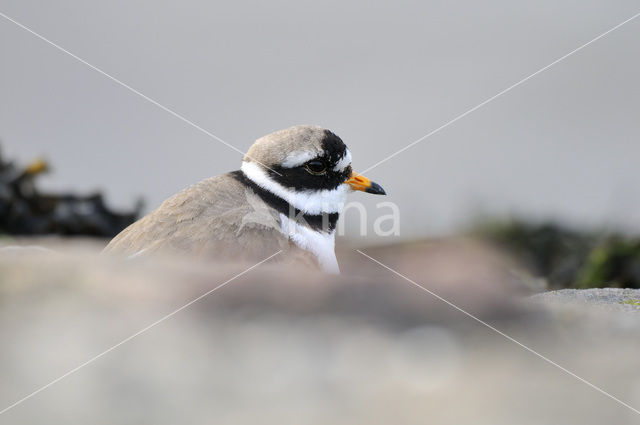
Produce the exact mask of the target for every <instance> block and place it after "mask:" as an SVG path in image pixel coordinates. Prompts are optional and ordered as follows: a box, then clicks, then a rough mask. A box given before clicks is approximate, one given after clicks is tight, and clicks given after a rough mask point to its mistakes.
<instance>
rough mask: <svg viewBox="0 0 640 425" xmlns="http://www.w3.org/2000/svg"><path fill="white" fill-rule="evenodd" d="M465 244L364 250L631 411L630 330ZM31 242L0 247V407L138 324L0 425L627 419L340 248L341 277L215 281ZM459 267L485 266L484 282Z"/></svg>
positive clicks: (497, 423)
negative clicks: (534, 289) (551, 299)
mask: <svg viewBox="0 0 640 425" xmlns="http://www.w3.org/2000/svg"><path fill="white" fill-rule="evenodd" d="M23 243H24V246H30V245H31V246H32V245H42V244H43V240H39V241H32V240H26V241H23ZM465 244H466V243H465V242H460V241H454V242H450V243H447V242H444V241H443V242H441V244H436V245H433V246H426V245H422V244H418V245H415V246H407V247H403V248H400V247H398V246H396V247H385V248H378V249H366V250H365V252H367V253H368V254H369V255H371V256H372V257H374V258H377V259H379V260H380V261H383V262H386V261H387V260H388V261H392V260H393V261H395V262H394V264H393V266H392V267H393V268H395V267H398V269H400V270H399V271H400V272H401V273H402V274H405V275H407V277H410V278H411V279H413V280H414V281H416V282H418V283H419V284H420V285H423V286H424V287H425V288H426V289H428V290H430V291H432V292H433V293H434V294H437V295H440V296H443V297H444V295H441V293H443V291H445V293H446V297H445V298H447V299H449V300H453V301H452V302H454V303H455V302H456V301H457V300H461V301H462V302H464V308H465V309H468V310H471V311H473V312H475V313H476V314H477V316H476V317H477V318H478V319H480V320H483V321H486V323H487V324H489V325H491V326H493V327H495V328H496V329H498V330H500V331H502V332H505V333H506V334H507V335H509V336H511V337H513V338H515V339H517V340H518V341H520V342H522V343H523V344H525V345H527V346H528V347H531V349H533V350H535V351H536V352H540V353H542V354H543V355H544V356H546V357H547V358H549V359H551V360H552V361H554V362H556V363H558V364H559V365H561V366H563V367H566V368H567V369H569V370H571V371H572V372H574V373H576V374H577V375H579V376H581V377H583V378H584V379H587V380H589V381H590V382H592V383H593V384H595V385H597V386H599V387H601V388H603V389H605V390H606V391H607V392H609V393H610V394H612V395H614V396H615V397H618V398H620V399H621V400H623V401H625V402H627V403H629V404H630V405H632V406H635V407H638V406H639V405H640V371H639V370H638V368H637V367H636V366H637V353H638V350H640V340H639V339H638V338H637V334H638V331H639V330H640V325H639V324H638V323H640V322H638V321H637V320H635V321H631V322H625V323H624V325H621V324H620V323H619V322H618V321H617V319H616V318H617V317H618V315H617V313H616V312H603V316H598V317H597V318H595V317H594V316H593V315H592V313H591V312H588V311H585V310H576V312H571V313H570V314H568V313H566V310H562V311H555V310H551V309H548V308H547V307H546V304H544V303H542V304H541V303H536V302H533V301H532V300H529V299H528V298H526V297H523V296H522V295H519V294H521V293H522V292H523V291H521V290H513V291H512V290H509V289H508V288H509V286H508V285H507V286H504V287H503V289H502V292H503V294H502V295H500V289H499V287H500V285H501V284H503V283H506V282H508V281H506V280H500V279H503V278H502V277H501V276H507V275H508V272H499V273H497V274H495V271H496V270H498V271H499V267H498V266H497V265H496V264H498V263H499V261H498V260H493V265H492V267H490V268H483V267H486V266H482V265H481V264H479V263H480V262H481V261H480V260H481V259H482V261H484V259H485V258H486V256H491V255H493V254H491V253H484V254H482V253H481V252H480V251H481V248H480V245H473V246H467V245H465ZM45 245H46V246H47V247H49V248H53V249H54V250H53V251H47V252H43V251H41V250H32V249H23V250H21V249H17V250H11V251H2V252H1V254H0V276H2V279H0V338H1V340H2V341H3V343H2V346H1V347H0V376H2V382H3V385H1V386H0V410H2V409H3V408H4V407H6V406H9V405H10V404H12V403H14V402H15V401H16V400H19V399H21V398H22V397H24V396H25V395H27V394H30V393H32V392H33V391H35V390H37V389H39V388H41V387H42V386H43V385H45V384H48V383H49V382H52V381H53V380H54V379H56V378H58V377H60V376H62V375H63V374H65V373H67V372H68V371H70V370H72V369H74V368H76V367H77V366H79V365H81V364H83V363H84V362H86V361H87V360H89V359H91V358H93V357H94V356H96V355H99V354H100V353H103V352H104V351H105V350H107V349H110V348H111V347H114V345H116V344H118V343H120V342H121V341H123V340H125V339H126V338H128V337H130V336H132V335H136V334H137V333H138V332H140V330H142V329H147V330H146V331H145V332H143V333H141V334H139V335H137V336H135V337H134V338H132V339H131V340H129V341H127V342H125V343H124V344H122V345H120V346H118V347H116V348H114V349H113V350H112V351H109V352H107V353H106V354H104V355H103V356H101V357H99V358H97V359H96V360H95V361H94V362H92V363H90V364H88V365H86V366H85V367H82V368H80V369H79V370H77V371H76V372H74V373H73V374H71V375H69V376H67V377H66V378H64V379H62V380H60V381H59V382H57V383H55V384H53V385H52V386H51V387H49V388H46V389H45V390H43V391H42V392H39V393H38V394H36V395H34V396H33V397H32V398H29V399H28V400H26V401H24V402H23V403H21V404H19V405H17V406H16V407H14V408H12V409H11V410H9V411H7V412H5V413H4V414H2V415H0V422H2V423H11V424H13V423H15V424H19V423H29V424H34V425H37V424H49V423H51V422H54V423H69V424H82V423H92V424H98V425H100V424H114V423H136V424H154V425H163V424H175V423H189V424H210V423H234V424H255V423H256V422H259V423H264V424H279V425H280V424H288V423H291V424H297V423H310V424H327V423H349V424H358V423H363V424H364V423H367V424H370V423H408V424H414V423H415V424H421V423H425V422H428V423H430V424H451V423H474V424H491V425H502V424H505V425H506V424H509V425H512V424H523V425H528V424H531V425H533V424H539V423H554V424H575V423H580V424H586V425H590V424H594V425H595V424H601V423H616V424H622V425H624V424H632V423H637V421H638V415H637V414H636V413H634V412H633V411H631V410H630V409H628V408H626V407H624V406H622V405H620V404H619V403H616V402H615V401H613V400H611V399H610V398H608V397H606V396H605V395H603V394H601V393H599V392H598V391H595V390H594V389H593V388H591V387H589V386H588V385H586V384H585V383H583V382H580V381H579V380H577V379H575V378H574V377H572V376H570V375H568V374H567V373H566V372H564V371H562V370H560V369H558V368H557V367H554V366H553V365H551V364H549V363H548V362H546V361H544V360H543V359H541V358H540V357H537V356H535V355H534V354H532V353H531V352H529V351H527V350H525V349H523V348H522V347H520V346H518V345H517V344H515V343H514V342H512V341H510V340H508V339H506V338H505V337H504V336H502V335H499V334H498V333H496V332H495V331H494V330H492V329H489V328H488V327H486V326H484V325H483V324H481V323H479V322H478V321H476V320H474V319H473V318H471V317H469V316H467V315H465V314H464V313H462V312H460V311H458V310H456V309H455V308H453V307H452V306H450V305H447V304H446V303H444V302H443V301H442V300H440V299H438V298H437V297H435V296H434V295H432V294H430V293H427V292H425V291H423V290H421V289H419V288H417V287H415V286H413V285H412V284H410V283H409V282H407V281H405V280H403V279H401V278H399V277H398V276H396V275H394V274H393V273H391V272H389V271H388V270H386V269H384V268H382V267H380V266H379V265H377V264H375V263H374V262H372V261H371V260H368V259H366V258H365V257H363V256H362V255H361V254H358V253H353V254H349V255H346V254H345V255H341V256H340V258H341V260H342V264H341V265H342V268H343V270H345V273H346V275H344V276H327V275H322V274H313V273H309V272H308V271H306V270H297V269H286V270H283V269H281V268H280V267H279V266H276V265H273V264H264V265H262V266H259V267H257V268H256V269H254V270H251V271H249V272H247V273H245V274H243V275H242V276H240V277H238V278H237V279H234V280H231V281H229V279H231V278H233V276H236V275H237V274H238V273H241V272H243V271H244V270H246V265H239V264H225V265H220V264H201V263H194V262H191V261H188V260H184V259H175V258H163V259H147V260H143V259H139V260H138V259H136V260H131V261H124V262H123V261H120V260H116V259H113V258H109V257H105V256H97V255H96V254H97V252H99V250H100V248H101V245H100V244H96V243H92V242H91V241H78V242H75V241H74V242H73V243H69V242H64V241H55V240H48V243H47V244H45ZM437 245H441V246H440V247H438V246H437ZM476 251H477V252H476ZM365 260H366V261H365ZM476 261H477V262H478V263H475V262H476ZM500 261H501V260H500ZM441 262H442V264H439V263H441ZM385 264H386V263H385ZM452 267H454V268H455V270H453V271H452V270H450V269H451V268H452ZM347 270H348V272H346V271H347ZM474 273H481V274H483V275H482V276H477V280H478V281H479V282H480V281H481V283H476V279H474ZM492 280H495V282H497V283H495V282H494V283H493V285H495V286H490V285H491V282H492ZM225 282H227V283H226V284H225ZM500 282H502V283H500ZM221 285H224V286H221ZM218 287H219V289H216V290H215V291H213V292H211V293H209V295H207V296H206V297H203V298H201V299H199V300H198V301H196V302H194V303H193V304H191V305H189V306H188V307H186V308H185V309H183V310H180V311H177V310H178V309H179V308H181V307H183V306H185V305H186V304H187V303H189V302H191V301H193V300H195V299H196V298H198V297H200V296H202V295H203V294H206V293H208V292H210V291H212V290H213V289H215V288H218ZM485 291H487V292H488V293H489V294H490V295H489V296H487V295H483V293H484V292H485ZM492 298H494V299H492ZM176 311H177V312H176ZM173 312H176V313H175V314H173ZM605 313H606V314H605ZM168 315H169V316H168ZM165 317H166V320H164V321H161V322H158V321H159V320H160V319H162V318H165Z"/></svg>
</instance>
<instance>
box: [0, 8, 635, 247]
mask: <svg viewBox="0 0 640 425" xmlns="http://www.w3.org/2000/svg"><path fill="white" fill-rule="evenodd" d="M637 6H638V4H637V2H636V1H633V0H628V1H626V0H621V1H616V2H613V3H612V2H607V1H589V2H586V3H585V2H577V1H574V0H570V1H569V0H553V1H550V0H549V1H546V0H544V1H541V2H536V3H530V4H529V3H522V2H516V3H514V2H510V1H506V0H498V1H489V2H482V3H478V2H474V1H463V2H446V1H420V2H419V1H400V2H395V3H394V4H393V5H382V4H371V3H370V2H365V1H352V2H341V1H327V2H312V1H298V2H290V1H270V2H261V1H234V2H231V1H227V2H221V1H218V2H208V1H186V2H181V3H180V4H177V3H175V2H169V1H138V2H135V3H131V2H127V1H120V0H116V1H114V2H108V3H105V2H86V1H79V0H61V1H58V2H55V3H47V2H45V3H43V2H39V1H30V0H19V1H18V0H2V1H1V2H0V10H1V11H2V12H3V13H5V14H7V15H8V16H10V17H11V18H13V19H15V20H17V21H18V22H21V23H22V24H24V25H26V26H28V27H30V28H32V29H33V30H34V31H36V32H38V33H40V34H42V35H43V36H45V37H47V38H48V39H50V40H51V41H52V42H54V43H57V44H59V45H60V46H62V47H63V48H65V49H67V50H69V51H70V52H72V53H74V54H76V55H78V56H79V57H81V58H83V59H85V60H86V61H88V62H90V63H91V64H93V65H95V66H97V67H98V68H100V69H102V70H104V71H105V72H107V73H110V74H111V75H113V76H114V77H115V78H118V79H120V80H121V81H123V82H124V83H126V84H128V85H130V86H132V87H134V88H135V89H137V90H140V91H141V92H142V93H144V94H145V95H147V96H149V97H151V98H153V99H155V100H157V101H158V102H160V103H161V104H163V105H165V106H167V107H169V108H172V109H174V110H175V111H177V112H178V113H180V114H182V115H184V116H185V117H186V118H188V119H190V120H192V121H193V122H195V123H197V124H198V125H200V126H202V127H203V128H205V129H207V130H209V131H211V132H212V133H214V134H216V135H217V136H219V137H220V138H222V139H223V140H225V141H227V142H228V143H230V144H232V145H234V146H236V147H238V148H239V149H240V150H242V151H245V150H246V149H247V148H248V147H249V146H250V145H251V144H252V143H253V141H254V140H255V139H256V138H258V137H260V136H262V135H264V134H267V133H269V132H271V131H274V130H277V129H280V128H285V127H289V126H291V125H294V124H301V123H308V124H317V125H322V126H324V127H327V128H330V129H332V130H334V131H335V132H336V133H337V134H338V135H340V136H341V137H342V138H343V139H344V141H345V142H346V143H347V144H348V145H349V147H350V148H351V150H352V152H353V157H354V167H355V169H356V170H358V169H359V170H363V169H365V168H368V167H369V166H371V165H373V164H375V163H376V162H378V161H380V160H382V159H384V158H385V157H386V156H388V155H390V154H392V153H393V152H395V151H396V150H398V149H401V148H403V147H404V146H406V145H407V144H409V143H410V142H412V141H414V140H416V139H418V138H420V137H422V136H423V135H425V134H427V133H429V132H430V131H432V130H434V129H435V128H437V127H439V126H441V125H442V124H444V123H446V122H447V121H449V120H451V119H453V118H455V117H456V116H458V115H460V114H462V113H463V112H466V111H467V110H469V109H471V108H472V107H474V106H476V105H477V104H479V103H480V102H482V101H484V100H486V99H487V98H489V97H491V96H493V95H495V94H496V93H498V92H499V91H501V90H503V89H505V88H506V87H508V86H510V85H511V84H514V83H516V82H517V81H519V80H521V79H522V78H524V77H526V76H528V75H530V74H531V73H533V72H535V71H537V70H538V69H540V68H542V67H544V66H546V65H548V64H550V63H551V62H553V61H555V60H556V59H558V58H559V57H561V56H563V55H565V54H566V53H569V52H570V51H572V50H573V49H575V48H577V47H579V46H581V45H582V44H584V43H586V42H588V41H589V40H591V39H593V38H595V37H596V36H598V35H600V34H602V33H603V32H605V31H607V30H609V29H610V28H612V27H614V26H615V25H617V24H619V23H621V22H622V21H624V20H626V19H628V18H629V17H631V16H632V15H633V14H635V13H637ZM639 35H640V23H638V22H636V21H634V22H630V23H629V24H627V25H625V26H623V27H621V28H620V29H618V30H616V31H614V32H612V33H611V34H609V35H607V36H606V37H604V38H602V39H601V40H598V41H597V42H595V43H593V44H592V45H590V46H589V47H587V48H585V49H584V50H582V51H580V52H578V53H577V54H575V55H573V56H571V57H569V58H567V59H566V60H564V61H562V62H560V63H558V64H557V65H555V66H554V67H552V68H550V69H548V70H547V71H545V72H543V73H541V74H539V75H537V76H536V77H534V78H532V79H531V80H529V81H527V82H525V83H524V84H522V85H521V86H519V87H517V88H515V89H514V90H512V91H510V92H509V93H507V94H505V95H504V96H502V97H500V98H498V99H496V100H495V101H493V102H491V103H489V104H488V105H486V106H484V107H483V108H481V109H479V110H477V111H475V112H473V113H472V114H470V115H469V116H466V117H465V118H463V119H461V120H460V121H458V122H456V123H454V124H453V125H451V126H450V127H447V128H446V129H444V130H442V131H440V132H439V133H437V134H435V135H433V136H432V137H430V138H428V139H426V140H425V141H423V142H422V143H420V144H418V145H416V146H414V147H412V148H411V149H409V150H407V151H406V152H404V153H402V154H400V155H398V156H397V157H395V158H393V159H391V160H389V161H388V162H385V163H384V164H382V165H380V166H378V167H376V168H374V169H373V170H371V171H369V172H368V173H367V174H368V176H369V177H370V178H372V179H374V180H375V181H377V182H379V183H381V184H382V185H383V186H384V187H385V189H387V192H388V193H389V197H388V200H391V201H393V202H395V203H397V204H398V205H399V206H400V209H401V214H402V223H401V229H400V230H401V235H400V238H409V237H411V238H413V237H416V236H434V235H446V234H451V233H455V232H458V231H460V229H461V228H464V227H466V226H467V225H468V223H469V220H470V219H473V218H474V217H476V216H477V215H478V214H487V215H490V216H499V217H503V216H505V215H508V214H517V215H519V216H523V217H525V218H532V219H544V220H547V219H551V220H554V221H559V222H562V223H568V224H571V225H575V226H584V227H592V226H598V227H606V228H611V229H618V230H622V231H627V232H628V231H637V230H639V229H640V185H638V184H637V182H638V177H639V172H638V168H637V164H636V162H637V161H636V158H637V157H638V156H640V143H638V139H639V136H640V121H639V120H638V119H637V117H638V110H639V108H640V81H639V80H638V78H637V76H638V75H640V57H639V56H638V55H637V54H636V52H637V40H638V37H639ZM0 55H1V57H2V67H1V69H0V93H1V95H0V96H1V98H2V101H1V102H0V108H1V109H0V139H1V141H2V149H3V152H4V153H5V154H6V155H7V156H9V157H11V158H15V159H18V160H20V161H24V162H28V161H30V160H32V159H34V158H38V157H44V158H46V159H47V160H49V162H50V163H51V164H52V165H53V167H54V168H55V172H54V173H53V174H51V175H50V176H49V177H47V178H46V179H43V180H42V182H41V183H42V186H43V187H44V188H49V189H56V190H67V191H71V190H73V191H79V192H86V191H92V190H98V189H100V190H103V191H104V193H105V195H106V200H107V201H108V202H109V203H110V204H111V205H113V206H116V207H119V208H123V209H132V208H133V206H134V204H135V202H136V200H137V199H138V198H139V197H143V198H144V200H145V201H146V203H145V211H149V210H150V209H153V208H155V206H157V205H158V204H159V203H160V202H161V201H162V200H164V199H165V198H167V197H168V196H170V195H171V194H173V193H175V192H177V191H178V190H180V189H181V188H183V187H185V186H187V185H189V184H191V183H193V182H195V181H198V180H200V179H202V178H205V177H208V176H211V175H216V174H221V173H224V172H227V171H230V170H234V169H237V168H239V165H240V160H241V156H240V155H239V154H238V153H237V152H235V151H233V150H231V149H229V148H228V147H226V146H224V145H222V144H221V143H219V142H217V141H215V140H213V139H210V138H208V137H207V136H205V135H203V134H202V133H200V132H198V131H197V130H195V129H193V128H191V127H190V126H188V125H187V124H185V123H184V122H181V121H180V120H178V119H176V118H175V117H172V116H171V115H169V114H168V113H166V112H165V111H162V110H160V109H159V108H157V107H156V106H154V105H152V104H150V103H149V102H147V101H145V100H143V99H141V98H140V97H138V96H136V95H134V94H133V93H131V92H129V91H127V90H126V89H124V88H122V87H120V86H118V85H117V84H115V83H114V82H113V81H110V80H109V79H107V78H105V77H104V76H102V75H100V74H98V73H97V72H95V71H93V70H91V69H89V68H87V67H86V66H85V65H83V64H81V63H79V62H78V61H76V60H75V59H73V58H71V57H69V56H67V55H65V54H63V53H62V52H60V51H58V50H56V49H54V48H52V46H50V45H47V44H46V43H44V42H43V41H42V40H39V39H37V38H36V37H34V36H33V35H32V34H29V33H28V32H26V31H24V30H23V29H20V28H18V27H17V26H16V25H14V24H12V23H10V22H8V21H6V20H4V19H3V20H0ZM359 195H361V194H356V195H354V197H357V198H358V200H359V201H362V202H363V203H365V205H367V207H368V210H369V212H370V213H371V214H372V215H375V214H376V213H380V214H385V213H388V211H387V210H382V211H377V210H376V208H375V204H376V203H377V202H380V199H379V198H372V197H367V196H359ZM346 219H347V220H353V221H355V220H356V219H357V218H356V217H353V218H350V217H347V218H346ZM372 223H373V219H371V220H370V223H369V226H370V227H371V226H372ZM347 224H348V225H347V226H346V230H347V236H348V238H349V239H350V240H355V241H357V240H358V239H359V235H358V226H357V224H355V223H354V224H351V225H349V224H350V223H347ZM369 233H372V232H369ZM369 236H372V235H369Z"/></svg>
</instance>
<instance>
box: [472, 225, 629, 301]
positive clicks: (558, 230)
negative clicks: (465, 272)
mask: <svg viewBox="0 0 640 425" xmlns="http://www.w3.org/2000/svg"><path fill="white" fill-rule="evenodd" d="M473 233H474V234H475V235H476V236H479V237H480V238H481V239H484V240H487V241H489V242H491V243H494V244H496V245H498V246H499V247H501V248H503V249H505V250H506V251H508V252H509V253H510V254H512V255H514V256H515V257H516V259H518V260H519V261H520V262H522V263H523V264H524V266H525V267H526V268H527V269H528V270H529V271H530V272H531V273H532V274H533V275H535V276H542V277H545V278H546V279H547V280H548V281H549V284H550V286H551V288H552V289H560V288H601V287H618V288H640V238H638V237H624V236H621V235H616V234H606V233H603V232H581V231H576V230H572V229H568V228H566V227H563V226H561V225H559V224H556V223H541V224H538V223H532V222H528V221H524V220H517V219H515V220H509V221H489V222H484V223H482V224H480V225H478V226H476V227H475V229H474V231H473Z"/></svg>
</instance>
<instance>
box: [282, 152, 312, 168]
mask: <svg viewBox="0 0 640 425" xmlns="http://www.w3.org/2000/svg"><path fill="white" fill-rule="evenodd" d="M321 154H322V153H321V152H315V151H298V152H291V153H290V154H289V155H287V158H286V159H285V160H284V161H282V166H283V167H284V168H295V167H299V166H301V165H302V164H304V163H305V162H307V161H311V160H312V159H313V158H316V157H318V156H320V155H321Z"/></svg>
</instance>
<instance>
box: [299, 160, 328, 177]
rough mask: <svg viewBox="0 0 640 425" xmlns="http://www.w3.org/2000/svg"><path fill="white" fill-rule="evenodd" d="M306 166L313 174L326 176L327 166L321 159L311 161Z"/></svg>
mask: <svg viewBox="0 0 640 425" xmlns="http://www.w3.org/2000/svg"><path fill="white" fill-rule="evenodd" d="M304 166H305V167H306V168H307V170H308V171H309V172H310V173H311V174H324V172H325V171H327V164H325V162H324V161H321V160H319V159H314V160H311V161H309V162H307V163H306V164H304Z"/></svg>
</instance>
